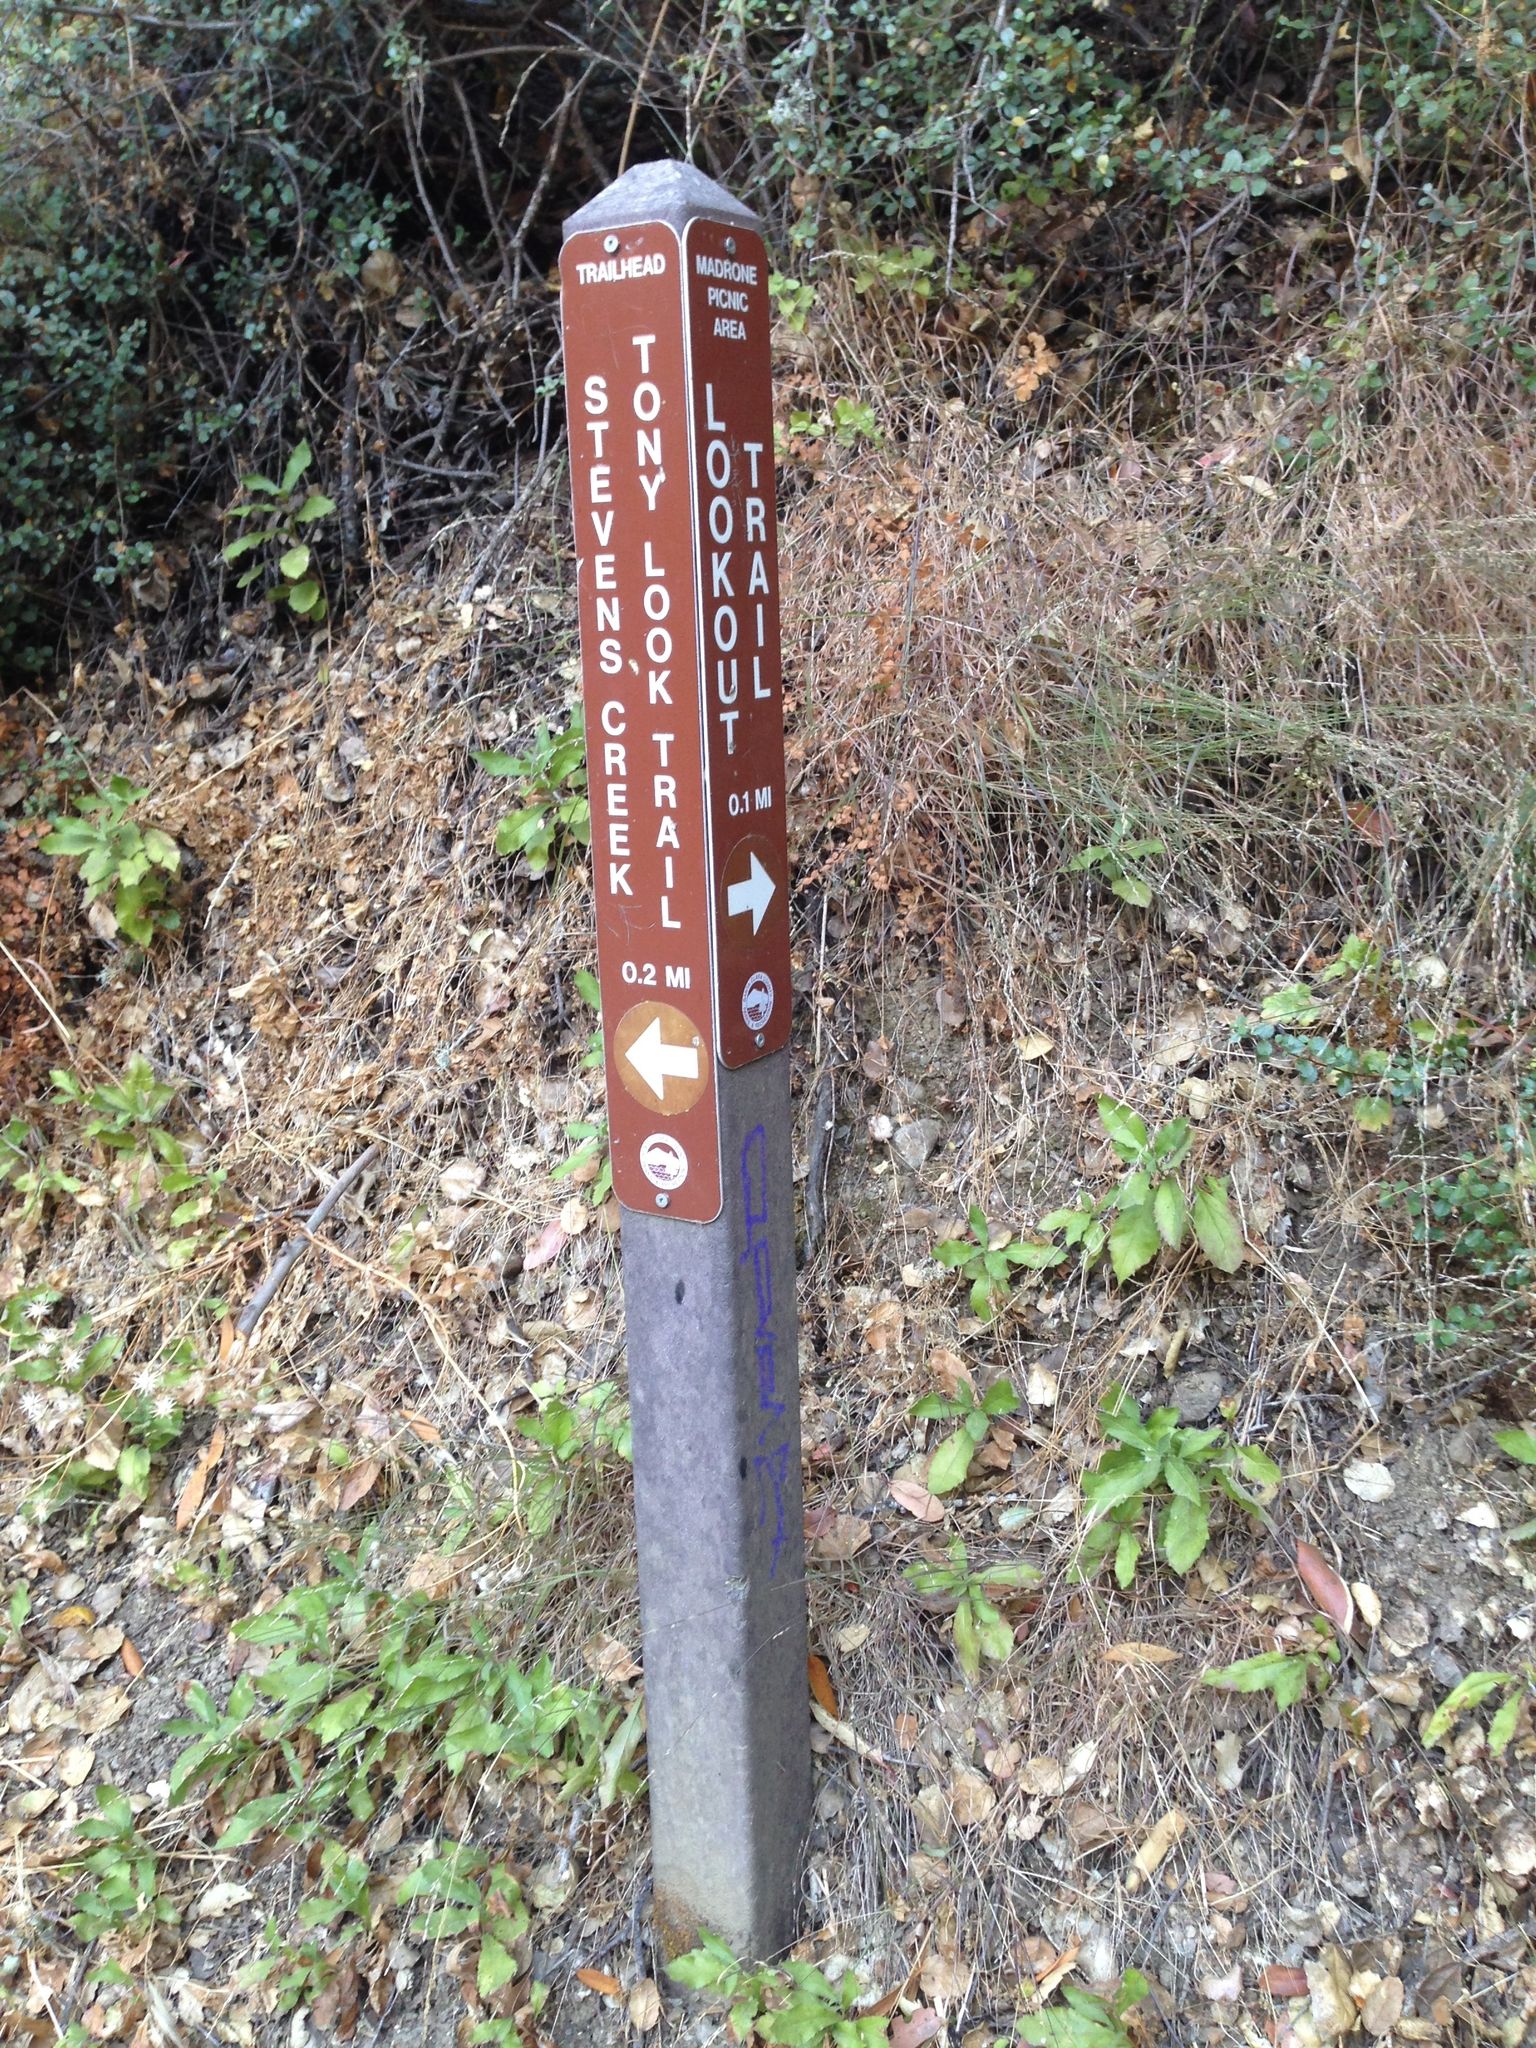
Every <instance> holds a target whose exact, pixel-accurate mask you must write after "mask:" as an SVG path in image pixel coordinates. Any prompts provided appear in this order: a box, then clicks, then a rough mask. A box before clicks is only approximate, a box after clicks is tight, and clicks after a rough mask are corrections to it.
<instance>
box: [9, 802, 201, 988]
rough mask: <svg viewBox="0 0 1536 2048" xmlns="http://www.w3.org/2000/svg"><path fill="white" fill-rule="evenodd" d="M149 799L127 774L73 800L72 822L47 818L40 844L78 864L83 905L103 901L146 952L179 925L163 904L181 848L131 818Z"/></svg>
mask: <svg viewBox="0 0 1536 2048" xmlns="http://www.w3.org/2000/svg"><path fill="white" fill-rule="evenodd" d="M148 795H149V791H148V790H147V789H140V788H139V787H138V785H137V784H136V783H133V782H130V781H129V780H128V778H127V776H126V775H114V776H113V777H112V778H111V780H110V781H109V782H108V784H107V786H106V788H105V789H104V790H97V791H95V792H93V793H92V794H91V795H89V796H81V797H77V798H76V799H75V807H74V808H75V815H74V816H73V817H62V818H53V819H50V821H49V823H50V825H51V827H52V829H51V830H50V831H49V833H48V835H47V837H46V838H45V839H43V840H42V842H41V845H42V850H43V852H44V853H52V854H59V855H62V856H65V857H67V858H70V859H74V860H78V861H79V863H80V879H81V881H82V882H84V884H85V900H86V902H87V903H88V904H90V903H95V902H97V901H98V900H100V899H104V900H105V902H106V907H107V909H108V910H109V911H110V912H111V914H112V918H113V920H114V922H115V923H116V926H117V928H118V930H119V931H120V932H122V933H123V935H124V937H125V938H128V939H130V940H131V941H132V942H133V944H134V945H136V946H140V947H142V948H143V949H144V950H145V951H146V952H147V951H148V950H149V948H150V947H151V946H152V945H153V944H154V942H155V940H156V938H157V937H159V935H160V934H161V933H162V932H173V931H175V930H177V928H178V927H179V926H180V924H181V917H180V914H179V913H178V912H177V911H175V910H173V909H172V908H171V906H170V904H169V903H168V902H167V900H166V899H167V897H168V895H169V893H170V886H171V877H172V876H173V875H175V874H176V872H177V870H178V869H179V868H180V866H181V848H180V847H179V846H178V845H177V844H176V842H175V840H174V839H172V838H171V836H170V834H169V833H167V832H162V831H160V830H159V829H158V828H157V827H156V826H154V825H142V824H140V822H139V820H138V819H137V818H136V817H135V816H134V810H135V807H136V806H137V805H139V804H141V803H143V801H144V799H145V798H146V797H147V796H148Z"/></svg>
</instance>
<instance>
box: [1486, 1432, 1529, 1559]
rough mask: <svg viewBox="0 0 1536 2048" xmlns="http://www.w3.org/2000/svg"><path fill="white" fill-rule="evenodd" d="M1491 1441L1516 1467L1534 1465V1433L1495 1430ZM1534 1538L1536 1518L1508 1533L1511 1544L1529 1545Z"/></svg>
mask: <svg viewBox="0 0 1536 2048" xmlns="http://www.w3.org/2000/svg"><path fill="white" fill-rule="evenodd" d="M1493 1440H1494V1442H1495V1443H1496V1444H1497V1445H1498V1447H1499V1449H1500V1450H1501V1451H1503V1452H1504V1454H1505V1456H1506V1457H1510V1458H1513V1459H1514V1461H1515V1463H1516V1464H1517V1465H1536V1433H1533V1432H1532V1431H1531V1430H1528V1429H1496V1430H1495V1431H1494V1433H1493ZM1533 1537H1536V1518H1533V1519H1532V1520H1531V1521H1529V1522H1522V1523H1521V1524H1520V1526H1519V1527H1518V1528H1516V1529H1511V1530H1510V1532H1509V1540H1510V1542H1511V1543H1529V1542H1530V1541H1531V1540H1532V1538H1533Z"/></svg>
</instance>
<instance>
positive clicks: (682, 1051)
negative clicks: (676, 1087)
mask: <svg viewBox="0 0 1536 2048" xmlns="http://www.w3.org/2000/svg"><path fill="white" fill-rule="evenodd" d="M624 1057H625V1058H626V1059H627V1060H628V1061H629V1064H630V1065H631V1066H632V1067H633V1068H634V1070H635V1072H636V1073H637V1074H638V1075H639V1076H640V1078H641V1080H642V1081H643V1082H644V1083H645V1085H646V1087H647V1088H649V1089H650V1091H651V1093H652V1094H653V1095H654V1096H655V1098H656V1100H657V1101H658V1102H665V1101H666V1099H667V1082H668V1081H669V1080H678V1081H697V1079H698V1078H699V1051H698V1047H697V1046H694V1045H668V1044H667V1042H666V1040H665V1039H664V1038H663V1037H662V1035H661V1019H660V1018H659V1017H653V1018H652V1019H651V1021H650V1023H649V1024H647V1025H646V1027H645V1029H644V1030H643V1031H642V1032H641V1034H640V1036H639V1037H638V1038H637V1039H636V1040H635V1042H634V1044H633V1045H632V1046H631V1047H630V1048H629V1050H628V1052H626V1053H625V1055H624Z"/></svg>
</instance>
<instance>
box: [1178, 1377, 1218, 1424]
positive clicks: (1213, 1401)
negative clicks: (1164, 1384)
mask: <svg viewBox="0 0 1536 2048" xmlns="http://www.w3.org/2000/svg"><path fill="white" fill-rule="evenodd" d="M1226 1391H1227V1389H1226V1383H1225V1381H1224V1380H1223V1379H1222V1377H1221V1374H1220V1373H1219V1372H1180V1373H1175V1374H1174V1376H1173V1378H1172V1379H1171V1380H1170V1381H1169V1382H1168V1395H1169V1398H1170V1399H1171V1401H1172V1402H1173V1405H1174V1407H1175V1408H1177V1409H1178V1411H1179V1420H1180V1422H1190V1423H1197V1422H1204V1421H1205V1419H1206V1417H1207V1416H1208V1415H1214V1414H1215V1412H1216V1409H1217V1406H1218V1405H1219V1403H1220V1402H1221V1399H1222V1397H1223V1395H1224V1394H1225V1393H1226Z"/></svg>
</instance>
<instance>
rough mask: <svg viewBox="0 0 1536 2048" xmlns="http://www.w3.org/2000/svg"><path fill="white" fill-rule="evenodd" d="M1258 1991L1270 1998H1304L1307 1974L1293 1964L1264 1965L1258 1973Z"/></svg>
mask: <svg viewBox="0 0 1536 2048" xmlns="http://www.w3.org/2000/svg"><path fill="white" fill-rule="evenodd" d="M1259 1989H1260V1990H1261V1991H1267V1992H1268V1993H1269V1995H1270V1997H1271V1998H1305V1997H1306V1995H1307V1973H1306V1971H1305V1970H1303V1969H1301V1968H1300V1967H1299V1965H1297V1964H1295V1963H1266V1964H1265V1966H1264V1968H1263V1969H1262V1970H1260V1972H1259Z"/></svg>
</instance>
